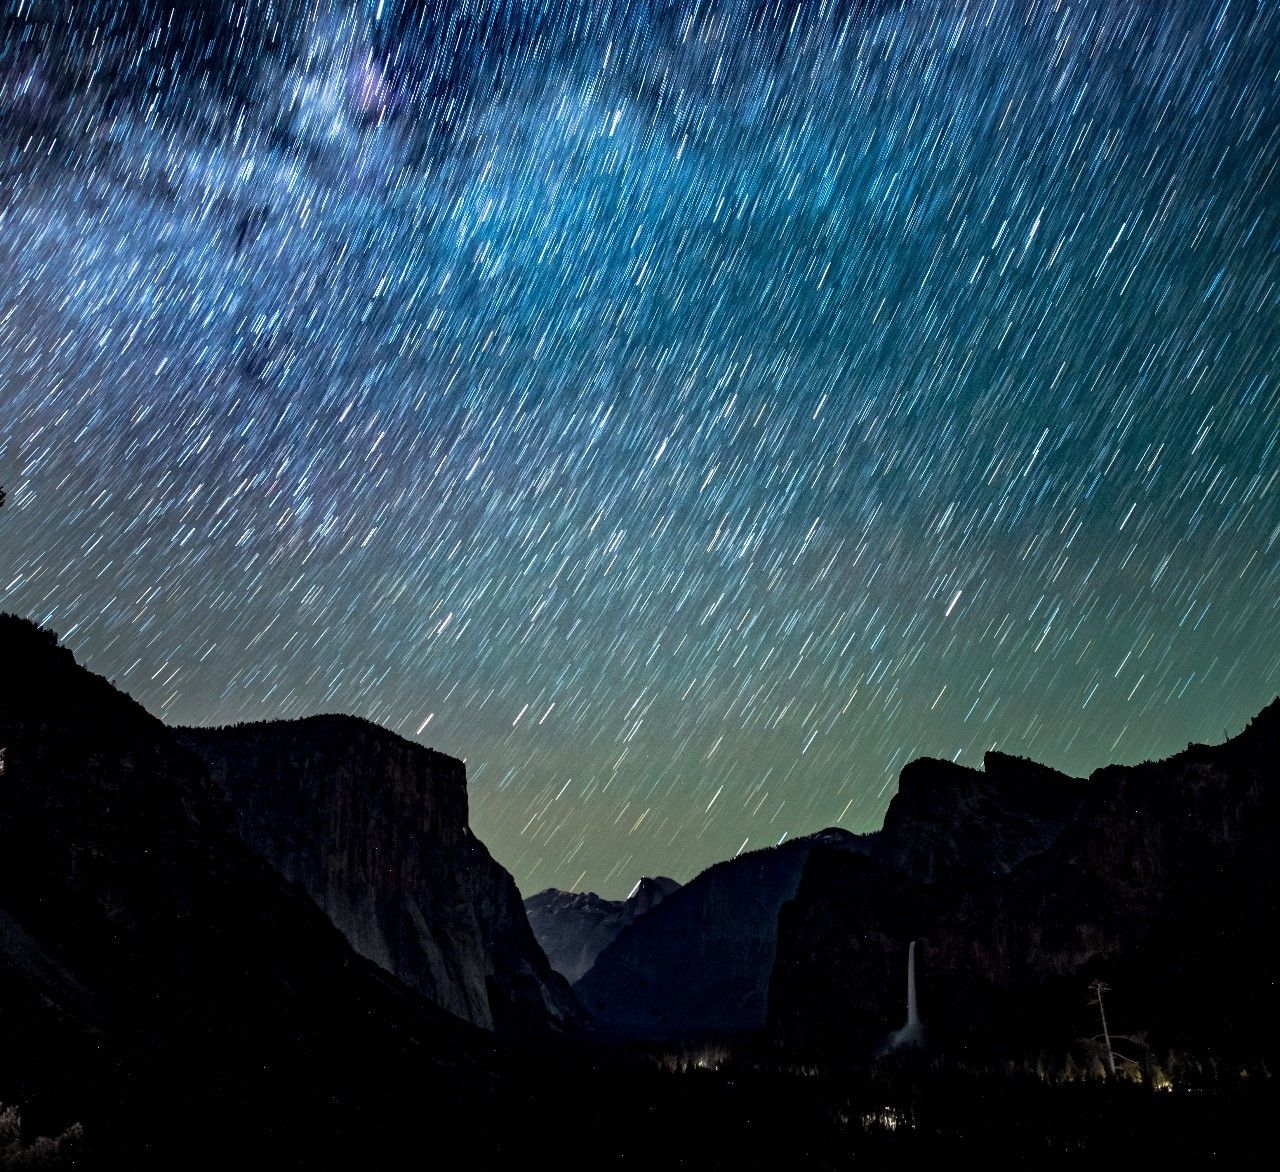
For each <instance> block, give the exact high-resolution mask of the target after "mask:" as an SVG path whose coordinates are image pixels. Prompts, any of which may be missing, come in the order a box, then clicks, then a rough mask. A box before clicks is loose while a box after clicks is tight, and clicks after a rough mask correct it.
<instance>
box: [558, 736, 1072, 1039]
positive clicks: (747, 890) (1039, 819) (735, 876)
mask: <svg viewBox="0 0 1280 1172" xmlns="http://www.w3.org/2000/svg"><path fill="white" fill-rule="evenodd" d="M986 764H987V772H986V773H982V772H979V771H977V770H973V769H964V768H962V767H960V766H956V765H951V764H948V763H946V762H930V761H918V762H913V763H912V764H911V765H908V766H907V767H906V768H905V769H904V770H903V773H902V781H901V789H900V792H899V795H898V796H897V797H896V798H895V799H894V801H893V803H892V804H891V805H890V807H889V813H888V816H887V817H886V820H885V826H884V829H883V830H880V831H878V832H877V833H875V834H867V835H854V834H850V833H848V832H847V831H844V830H841V829H839V828H834V827H833V828H830V829H827V830H823V831H821V832H819V833H818V834H813V835H809V836H807V837H805V838H798V839H793V840H791V841H790V842H786V843H783V844H782V845H781V846H777V847H773V848H771V849H769V850H763V851H753V852H751V853H750V854H744V855H741V856H739V857H738V858H736V859H729V860H727V861H725V862H723V863H717V864H716V865H715V866H713V867H710V868H708V869H707V870H706V871H704V872H702V873H701V874H700V875H698V876H697V877H696V878H695V879H693V880H692V881H691V882H690V883H689V884H688V885H687V886H686V887H684V888H682V889H681V890H680V891H679V892H678V893H676V895H674V896H672V897H671V898H670V899H668V900H667V901H666V902H665V903H663V905H662V906H661V907H660V908H658V909H656V910H655V911H654V912H653V913H651V915H649V916H647V917H646V918H645V919H644V920H643V921H641V922H638V923H636V924H635V925H633V926H632V927H630V928H628V929H627V930H625V931H623V932H621V933H619V935H618V938H617V940H615V941H614V942H613V943H612V944H611V945H610V946H609V947H608V948H606V949H605V950H604V951H603V952H602V953H601V954H600V956H599V957H598V959H597V960H596V963H595V966H594V967H593V968H592V969H591V970H590V971H589V972H588V973H587V974H586V976H585V977H583V978H582V980H580V981H578V982H577V983H576V984H575V986H574V989H575V992H577V993H578V995H579V998H580V999H581V1001H582V1003H583V1005H584V1006H585V1007H586V1008H587V1010H588V1011H589V1012H591V1013H593V1014H594V1015H595V1016H596V1018H597V1021H598V1022H599V1023H600V1024H601V1025H602V1026H603V1027H604V1028H605V1029H607V1030H611V1031H615V1032H619V1033H622V1034H626V1035H633V1036H637V1035H638V1036H651V1037H663V1038H678V1037H686V1038H695V1037H703V1036H708V1035H713V1034H720V1033H748V1032H751V1031H755V1030H759V1029H761V1028H763V1027H764V1025H765V1021H766V1016H767V1010H768V1002H769V985H770V980H771V978H772V974H773V967H774V953H775V948H776V944H777V932H778V916H779V912H780V911H781V909H782V908H783V905H785V904H786V903H787V902H788V901H789V900H791V899H792V898H793V897H794V896H795V895H796V892H797V889H798V888H799V886H800V880H801V876H802V874H804V872H805V867H806V865H807V863H808V861H809V857H810V855H811V854H813V853H814V852H815V851H818V850H819V849H821V853H823V854H827V853H831V854H833V855H836V856H838V857H843V856H866V857H868V858H871V859H875V860H877V861H878V862H879V863H880V864H881V865H882V866H884V867H888V868H901V869H903V870H905V871H908V872H910V873H911V874H914V875H919V876H921V877H924V878H929V877H938V876H941V875H942V874H944V873H945V874H946V875H948V876H950V877H952V878H954V877H957V876H959V875H962V874H966V875H968V874H988V873H996V872H1000V871H1005V870H1008V869H1009V868H1010V867H1012V866H1013V865H1015V864H1016V863H1018V862H1020V861H1021V860H1023V859H1024V858H1026V857H1027V856H1028V855H1030V854H1033V853H1035V852H1036V851H1039V850H1043V849H1044V847H1045V845H1047V844H1048V843H1049V842H1051V841H1052V840H1053V838H1054V837H1055V836H1056V835H1057V834H1059V833H1061V831H1062V828H1063V826H1064V825H1065V824H1066V821H1067V820H1068V819H1069V818H1070V817H1071V815H1072V813H1073V811H1074V809H1075V808H1076V805H1077V804H1078V801H1079V795H1080V793H1081V792H1082V786H1083V783H1081V782H1078V781H1075V780H1073V779H1072V778H1068V777H1065V776H1064V775H1062V774H1060V773H1057V772H1055V771H1054V770H1052V769H1047V768H1045V767H1044V766H1041V765H1035V764H1033V763H1031V762H1024V761H1021V760H1019V759H1018V758H1013V757H1006V756H1004V755H1002V754H998V753H990V754H988V755H987V763H986ZM851 865H852V866H856V865H857V864H856V863H851ZM897 990H898V994H899V995H900V992H901V981H899V984H898V986H897ZM899 1024H901V1023H899Z"/></svg>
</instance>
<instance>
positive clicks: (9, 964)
mask: <svg viewBox="0 0 1280 1172" xmlns="http://www.w3.org/2000/svg"><path fill="white" fill-rule="evenodd" d="M490 1053H491V1051H490V1049H489V1043H488V1041H487V1040H486V1035H484V1034H482V1033H481V1032H480V1031H477V1030H474V1029H472V1028H471V1027H469V1026H466V1025H464V1024H463V1023H460V1022H458V1021H456V1020H455V1019H453V1018H451V1017H450V1016H448V1015H447V1014H445V1013H443V1012H441V1011H440V1010H438V1009H436V1008H435V1007H433V1006H431V1005H429V1004H428V1003H426V1002H425V1001H423V1000H422V999H421V998H419V997H417V996H416V995H414V994H412V993H411V992H409V991H408V990H407V989H405V988H404V986H403V985H401V984H400V983H399V982H397V981H395V980H394V979H393V978H391V977H389V976H388V975H387V974H385V973H384V972H382V971H381V970H380V969H378V968H377V967H376V966H374V965H372V964H370V963H368V962H366V961H365V960H363V959H362V958H361V957H359V956H358V955H357V954H356V953H355V952H354V951H353V950H352V949H351V948H350V946H349V945H348V944H347V943H346V941H345V940H343V938H342V936H341V935H340V934H339V933H338V931H337V930H336V929H335V928H334V927H333V926H332V925H331V924H330V923H329V922H328V920H326V919H325V917H324V916H323V915H322V914H321V913H320V912H319V910H318V909H317V908H316V907H315V905H314V904H313V903H312V901H311V900H309V899H308V898H307V897H306V896H305V895H304V894H303V892H302V891H300V890H299V889H298V888H296V887H294V886H292V885H290V884H288V883H287V882H285V880H284V879H282V878H281V877H280V875H279V874H277V872H276V871H275V870H273V869H272V867H271V866H270V865H269V864H268V863H267V862H265V861H264V860H263V859H261V858H260V857H259V856H258V855H256V854H255V853H254V852H253V851H252V850H251V849H250V848H249V846H248V845H246V844H245V843H244V842H243V841H242V839H241V838H240V836H239V835H238V834H237V833H236V830H235V827H234V824H233V822H232V818H231V811H230V809H229V807H228V806H227V803H226V802H225V800H224V799H223V797H222V796H221V794H220V793H219V791H218V789H217V787H215V786H214V784H213V783H212V781H211V780H210V778H209V774H208V771H207V770H206V769H205V767H204V766H203V764H202V763H201V762H200V760H199V759H198V758H197V757H196V756H195V755H194V754H193V753H191V752H190V751H189V750H188V749H187V748H186V747H185V746H183V745H182V744H180V743H179V741H178V739H177V738H176V737H175V736H174V735H173V734H172V733H171V732H170V730H169V729H167V728H166V727H165V726H164V725H163V724H161V723H160V722H159V721H158V720H156V719H154V718H153V717H152V716H150V715H149V714H148V713H147V712H146V711H145V710H144V709H143V708H141V707H140V706H139V705H138V704H136V703H134V702H133V701H132V700H130V699H129V698H128V697H127V696H125V695H123V694H121V693H120V692H118V691H116V690H115V689H114V688H112V687H111V685H110V684H108V683H107V681H105V680H103V679H101V678H100V677H98V676H95V675H91V674H90V673H89V672H87V671H85V670H84V669H83V668H81V667H79V666H78V665H77V664H76V662H75V660H74V659H73V657H72V655H71V653H70V652H69V651H68V650H66V649H64V648H62V647H60V646H58V644H57V641H56V639H55V637H54V636H53V635H52V634H50V633H49V632H47V631H43V630H41V629H39V628H38V627H35V626H34V625H32V624H30V623H27V622H25V621H22V620H19V619H15V618H12V617H9V616H0V1101H4V1102H6V1103H13V1102H22V1103H23V1104H24V1105H25V1107H26V1114H27V1115H28V1116H29V1117H30V1118H31V1119H32V1120H33V1121H34V1122H35V1123H36V1124H39V1123H40V1122H42V1121H47V1122H48V1124H49V1126H50V1127H51V1128H57V1129H61V1128H62V1127H65V1126H66V1125H67V1124H69V1123H71V1122H73V1121H76V1120H78V1121H81V1122H83V1123H84V1125H85V1134H86V1136H87V1137H89V1139H90V1140H91V1141H92V1144H93V1148H94V1153H95V1164H94V1166H103V1167H107V1166H110V1167H141V1166H152V1165H154V1166H160V1167H206V1166H217V1167H225V1165H226V1163H227V1162H228V1161H229V1160H230V1158H231V1152H233V1151H234V1152H235V1155H236V1158H238V1159H244V1158H245V1157H246V1152H249V1153H251V1154H252V1156H253V1157H254V1159H253V1160H252V1161H251V1162H252V1163H255V1164H256V1163H268V1164H272V1165H276V1166H285V1165H286V1164H287V1165H289V1166H299V1165H307V1166H320V1165H321V1164H322V1163H324V1161H326V1160H330V1159H334V1160H336V1159H340V1158H342V1156H343V1155H344V1154H345V1155H347V1156H349V1157H350V1158H351V1159H353V1160H354V1159H356V1155H357V1153H364V1156H366V1157H367V1156H368V1155H369V1153H370V1145H371V1144H372V1145H373V1146H374V1147H375V1148H379V1149H381V1148H382V1147H383V1146H384V1145H390V1146H392V1147H394V1145H395V1143H396V1142H397V1140H398V1141H399V1142H405V1141H407V1140H408V1139H409V1138H410V1132H411V1127H418V1126H420V1125H421V1122H422V1120H423V1119H424V1118H425V1119H426V1120H428V1121H429V1122H430V1124H431V1126H432V1127H433V1128H439V1129H440V1130H441V1133H442V1134H454V1133H455V1132H457V1133H460V1132H461V1131H462V1129H463V1128H464V1127H465V1124H464V1123H463V1121H462V1118H461V1115H460V1111H461V1109H462V1105H463V1103H464V1096H466V1095H467V1094H474V1093H476V1092H477V1091H478V1089H479V1088H480V1087H481V1086H482V1085H485V1084H487V1082H488V1080H489V1078H490V1076H489V1074H488V1073H486V1063H487V1062H488V1061H489V1058H488V1057H486V1056H487V1055H489V1054H490ZM63 1112H65V1113H66V1114H62V1115H61V1117H59V1114H60V1113H63ZM424 1112H425V1116H424ZM322 1121H323V1123H324V1126H323V1127H320V1126H319V1125H320V1124H321V1122H322ZM384 1154H385V1153H384ZM356 1162H359V1161H358V1160H357V1161H356ZM326 1166H327V1165H326Z"/></svg>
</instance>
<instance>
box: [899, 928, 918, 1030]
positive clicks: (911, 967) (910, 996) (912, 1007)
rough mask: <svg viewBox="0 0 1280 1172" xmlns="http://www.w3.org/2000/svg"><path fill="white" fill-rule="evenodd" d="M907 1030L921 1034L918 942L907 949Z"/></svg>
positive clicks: (912, 942) (912, 943) (913, 942)
mask: <svg viewBox="0 0 1280 1172" xmlns="http://www.w3.org/2000/svg"><path fill="white" fill-rule="evenodd" d="M903 1028H904V1029H906V1030H913V1031H915V1032H916V1033H919V1032H920V1013H919V1011H918V1010H917V1009H916V942H915V941H914V940H913V941H911V945H910V947H909V948H908V949H907V1024H906V1026H904V1027H903Z"/></svg>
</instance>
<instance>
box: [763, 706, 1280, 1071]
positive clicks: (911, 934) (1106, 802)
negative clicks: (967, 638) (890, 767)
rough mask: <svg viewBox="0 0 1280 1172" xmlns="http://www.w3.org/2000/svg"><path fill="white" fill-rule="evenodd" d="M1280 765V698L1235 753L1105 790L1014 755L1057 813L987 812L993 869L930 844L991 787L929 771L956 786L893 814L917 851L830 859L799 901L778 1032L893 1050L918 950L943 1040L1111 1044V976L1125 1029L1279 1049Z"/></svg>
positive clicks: (903, 802) (1135, 771)
mask: <svg viewBox="0 0 1280 1172" xmlns="http://www.w3.org/2000/svg"><path fill="white" fill-rule="evenodd" d="M1278 758H1280V702H1276V703H1273V704H1271V705H1270V706H1269V707H1268V708H1267V709H1265V710H1264V711H1263V712H1262V713H1261V714H1260V715H1259V716H1258V717H1256V718H1255V719H1254V720H1253V721H1252V722H1251V723H1250V725H1249V726H1248V728H1246V729H1245V730H1244V731H1243V732H1242V733H1241V734H1240V735H1239V736H1236V737H1234V738H1232V739H1231V740H1229V741H1227V742H1226V743H1225V744H1222V745H1218V746H1215V747H1208V746H1204V745H1191V746H1188V748H1187V749H1186V750H1185V751H1184V752H1181V753H1178V754H1176V755H1174V756H1173V757H1170V758H1168V759H1167V760H1164V761H1159V762H1148V763H1146V764H1142V765H1137V766H1109V767H1107V768H1105V769H1101V770H1098V771H1097V772H1095V773H1094V774H1093V775H1092V776H1091V777H1090V778H1089V779H1088V781H1087V782H1074V781H1071V780H1069V779H1062V778H1061V777H1060V776H1057V775H1049V774H1046V773H1044V772H1043V771H1042V770H1040V769H1038V767H1034V766H1031V765H1030V764H1025V765H1018V764H1016V763H1011V762H1010V759H1002V760H999V761H998V762H997V766H996V770H995V772H997V773H1001V772H1007V773H1008V774H1009V776H1008V777H1007V778H1005V780H1004V785H1005V787H1006V792H1010V791H1009V787H1012V790H1011V792H1013V793H1015V794H1016V793H1020V792H1023V791H1024V790H1025V792H1026V793H1028V794H1031V795H1034V796H1033V797H1032V799H1031V800H1032V801H1033V802H1035V803H1037V804H1039V803H1041V802H1043V803H1045V804H1044V806H1043V807H1042V809H1041V811H1040V812H1041V814H1042V818H1041V820H1040V822H1039V825H1038V827H1036V826H1034V825H1032V824H1028V826H1027V827H1026V828H1024V830H1023V831H1017V832H1016V833H1015V832H1014V831H1011V829H1010V828H1011V825H1012V824H1011V822H1010V817H1009V813H1008V811H1007V809H1006V808H1005V807H1004V806H999V805H998V806H997V807H996V810H997V812H996V813H994V815H993V812H992V811H987V813H985V814H984V815H982V816H980V817H978V818H976V820H975V822H974V827H973V834H972V835H971V836H968V837H970V838H971V841H972V844H973V847H974V851H975V852H976V853H975V854H974V855H973V856H972V857H973V858H974V859H978V858H981V857H982V856H983V854H984V853H985V855H986V857H987V858H988V859H989V860H990V865H989V866H988V867H986V868H981V867H978V868H974V867H972V866H957V865H956V863H955V859H954V856H953V850H952V847H953V844H954V842H955V841H957V840H958V839H959V838H960V837H964V836H960V835H954V836H943V837H942V839H941V840H940V841H939V842H938V844H937V846H936V849H923V850H922V849H921V846H920V844H921V843H925V844H927V843H930V842H932V841H933V835H932V831H931V830H930V829H929V826H930V824H931V823H932V822H934V821H935V820H934V819H932V818H930V817H928V816H927V811H928V810H930V809H939V808H946V807H947V806H948V805H952V806H954V805H956V804H957V802H958V803H959V804H962V805H969V804H971V803H970V800H969V799H967V798H963V797H961V796H959V795H960V794H962V793H963V791H965V789H966V787H968V788H970V789H972V787H973V785H974V779H973V778H967V777H966V776H964V775H963V774H957V773H954V772H950V770H951V769H952V768H953V767H948V770H944V771H940V770H937V769H936V768H935V767H934V766H931V765H930V766H919V765H918V766H915V767H912V768H915V769H919V768H925V769H927V770H930V771H932V772H933V773H934V775H935V783H936V784H935V785H934V789H933V796H932V798H931V799H930V800H929V801H926V802H921V800H920V799H921V793H920V792H919V790H918V788H917V787H915V786H914V785H913V784H912V783H911V782H910V781H909V779H908V777H907V774H906V773H904V779H903V780H904V785H903V793H902V795H900V798H895V800H894V807H891V809H890V814H889V817H888V818H886V832H887V830H888V828H889V826H890V825H894V826H896V827H897V830H896V833H897V834H898V835H899V837H900V841H901V843H902V844H903V846H902V849H901V850H900V852H899V853H898V854H897V855H896V856H895V855H893V854H891V853H889V852H880V851H874V852H872V853H871V854H870V856H869V857H865V858H852V857H850V856H848V855H847V854H845V853H838V852H830V851H824V852H815V853H814V854H813V856H812V857H811V858H810V860H809V863H808V866H807V867H806V870H805V874H804V876H803V879H802V881H801V883H800V885H799V889H798V891H797V894H796V898H795V900H794V901H793V902H792V903H790V904H789V905H788V906H787V907H785V908H784V909H783V911H782V915H781V923H780V932H779V943H778V956H777V963H776V966H775V970H774V974H773V981H772V987H771V992H770V1010H769V1020H770V1026H771V1029H772V1031H773V1033H774V1034H775V1036H776V1037H777V1038H778V1039H779V1040H781V1041H783V1042H784V1043H786V1044H788V1045H790V1046H794V1047H802V1048H807V1049H815V1050H828V1051H829V1050H831V1049H836V1050H840V1051H843V1052H850V1051H856V1050H857V1049H858V1048H860V1047H865V1046H868V1045H874V1044H876V1043H877V1042H878V1041H882V1040H883V1039H884V1038H885V1037H886V1036H887V1035H888V1034H889V1032H890V1031H891V1030H892V1029H893V1028H894V1027H896V1026H898V1025H901V1019H902V1015H903V1011H904V1004H903V990H904V986H905V971H906V952H907V947H908V944H909V942H910V941H911V940H912V939H915V940H917V941H918V945H917V967H918V984H919V998H920V1011H921V1015H922V1016H923V1018H924V1021H925V1028H926V1032H927V1036H928V1037H929V1038H930V1039H931V1040H932V1042H934V1043H935V1044H938V1045H941V1046H960V1047H965V1048H973V1047H979V1048H991V1047H994V1048H997V1049H1006V1050H1017V1049H1031V1048H1034V1047H1036V1046H1037V1045H1047V1046H1061V1045H1064V1044H1066V1043H1069V1042H1070V1041H1071V1040H1072V1039H1073V1038H1075V1037H1077V1036H1081V1035H1092V1034H1094V1033H1096V1032H1097V1030H1098V1025H1097V1016H1096V1006H1095V1005H1094V1004H1092V1003H1091V1001H1090V998H1089V995H1088V986H1089V984H1090V982H1091V981H1093V980H1094V979H1102V980H1104V981H1106V982H1107V983H1108V984H1109V985H1110V986H1111V990H1112V991H1111V993H1110V999H1111V1000H1110V1005H1109V1015H1110V1018H1111V1023H1112V1027H1113V1028H1115V1029H1116V1030H1117V1031H1119V1032H1122V1033H1134V1034H1141V1035H1144V1036H1146V1037H1147V1038H1149V1039H1150V1040H1151V1041H1152V1042H1153V1043H1160V1044H1164V1045H1170V1046H1173V1045H1184V1046H1201V1047H1205V1048H1209V1049H1211V1050H1212V1051H1213V1052H1215V1053H1227V1052H1231V1051H1232V1050H1237V1051H1242V1052H1243V1051H1249V1050H1250V1049H1251V1048H1253V1049H1255V1051H1256V1049H1257V1048H1259V1047H1260V1048H1261V1049H1262V1050H1263V1051H1266V1050H1267V1049H1268V1048H1270V1049H1271V1050H1272V1051H1274V1049H1275V1048H1276V1046H1277V1043H1278V1042H1280V1031H1278V1030H1277V1016H1276V1010H1275V1007H1274V996H1273V991H1274V987H1275V984H1276V983H1277V981H1280V966H1278V965H1277V964H1276V962H1275V961H1274V960H1272V959H1271V954H1272V951H1273V950H1271V949H1270V948H1268V947H1267V946H1266V942H1267V941H1268V940H1269V939H1270V938H1271V936H1273V935H1274V932H1275V929H1276V927H1277V921H1278V919H1280V914H1278V913H1280V786H1278V785H1277V780H1278V779H1277V760H1278ZM988 772H992V770H991V762H990V760H989V761H988ZM947 777H951V778H952V779H953V781H954V783H955V784H954V786H952V787H951V788H950V789H948V787H947V785H946V784H945V781H946V778H947ZM1000 786H1001V781H1000V780H999V779H998V778H997V779H994V780H993V782H992V783H991V789H992V791H993V792H994V791H995V790H998V789H999V788H1000ZM956 787H958V791H957V788H956ZM895 807H896V808H895ZM922 817H923V818H924V825H923V827H921V826H920V819H921V818H922ZM917 827H919V828H918V829H917ZM1015 829H1016V828H1015ZM1015 841H1016V842H1017V843H1018V844H1020V845H1017V846H1016V849H1013V850H1012V851H1011V850H1010V845H1011V843H1014V842H1015ZM984 843H985V844H986V845H985V846H984V845H983V844H984ZM1019 855H1021V858H1019V857H1018V856H1019ZM895 863H897V864H898V865H894V864H895Z"/></svg>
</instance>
